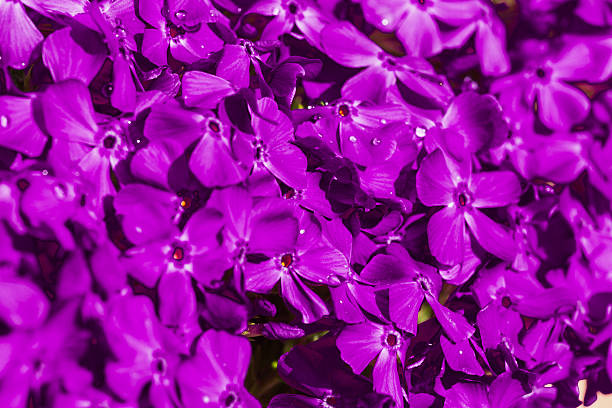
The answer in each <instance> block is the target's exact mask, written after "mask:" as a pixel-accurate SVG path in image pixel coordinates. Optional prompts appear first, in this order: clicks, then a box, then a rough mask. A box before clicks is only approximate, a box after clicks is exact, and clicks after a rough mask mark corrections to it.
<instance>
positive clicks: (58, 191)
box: [53, 184, 68, 200]
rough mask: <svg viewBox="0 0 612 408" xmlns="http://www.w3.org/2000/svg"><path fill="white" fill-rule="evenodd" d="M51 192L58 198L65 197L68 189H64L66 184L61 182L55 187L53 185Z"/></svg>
mask: <svg viewBox="0 0 612 408" xmlns="http://www.w3.org/2000/svg"><path fill="white" fill-rule="evenodd" d="M53 192H54V193H55V196H56V197H57V198H59V199H60V200H63V199H65V198H66V196H67V194H68V190H67V189H66V186H65V185H63V184H58V185H56V186H55V187H53Z"/></svg>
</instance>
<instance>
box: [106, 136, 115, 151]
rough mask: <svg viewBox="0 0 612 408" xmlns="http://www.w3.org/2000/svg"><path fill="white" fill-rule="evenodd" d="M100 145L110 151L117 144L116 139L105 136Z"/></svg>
mask: <svg viewBox="0 0 612 408" xmlns="http://www.w3.org/2000/svg"><path fill="white" fill-rule="evenodd" d="M102 144H103V145H104V147H106V148H107V149H112V148H113V147H115V145H116V144H117V138H116V137H115V136H106V137H105V138H104V140H103V141H102Z"/></svg>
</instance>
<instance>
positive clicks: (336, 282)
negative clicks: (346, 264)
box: [325, 275, 342, 285]
mask: <svg viewBox="0 0 612 408" xmlns="http://www.w3.org/2000/svg"><path fill="white" fill-rule="evenodd" d="M325 280H326V281H327V282H329V283H330V284H331V285H340V284H341V283H342V281H341V280H340V278H339V277H338V276H336V275H329V276H327V277H326V278H325Z"/></svg>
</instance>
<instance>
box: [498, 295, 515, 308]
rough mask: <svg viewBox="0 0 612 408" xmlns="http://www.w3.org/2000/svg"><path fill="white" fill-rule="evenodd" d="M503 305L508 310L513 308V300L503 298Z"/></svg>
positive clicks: (506, 297)
mask: <svg viewBox="0 0 612 408" xmlns="http://www.w3.org/2000/svg"><path fill="white" fill-rule="evenodd" d="M501 303H502V306H503V307H505V308H506V309H507V308H509V307H510V306H512V300H511V299H510V298H509V297H508V296H504V297H503V298H502V301H501Z"/></svg>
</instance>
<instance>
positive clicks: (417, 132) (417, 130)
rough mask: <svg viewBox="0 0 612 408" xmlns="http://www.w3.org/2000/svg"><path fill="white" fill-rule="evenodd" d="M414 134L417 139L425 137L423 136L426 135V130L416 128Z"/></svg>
mask: <svg viewBox="0 0 612 408" xmlns="http://www.w3.org/2000/svg"><path fill="white" fill-rule="evenodd" d="M414 133H415V134H416V135H417V136H418V137H425V134H426V133H427V130H425V128H422V127H420V126H419V127H417V128H416V129H415V130H414Z"/></svg>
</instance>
